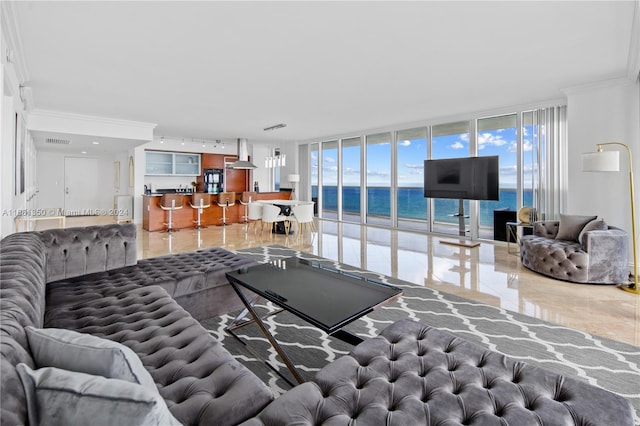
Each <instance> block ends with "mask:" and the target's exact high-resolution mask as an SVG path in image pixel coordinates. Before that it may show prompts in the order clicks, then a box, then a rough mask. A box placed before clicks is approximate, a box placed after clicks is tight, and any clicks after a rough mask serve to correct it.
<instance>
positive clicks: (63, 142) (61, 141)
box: [45, 138, 71, 145]
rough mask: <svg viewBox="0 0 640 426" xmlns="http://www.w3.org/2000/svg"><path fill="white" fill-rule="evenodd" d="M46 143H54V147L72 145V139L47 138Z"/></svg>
mask: <svg viewBox="0 0 640 426" xmlns="http://www.w3.org/2000/svg"><path fill="white" fill-rule="evenodd" d="M45 142H46V143H52V144H54V145H69V144H70V143H71V140H70V139H56V138H47V140H46V141H45Z"/></svg>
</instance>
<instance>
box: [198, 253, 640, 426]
mask: <svg viewBox="0 0 640 426" xmlns="http://www.w3.org/2000/svg"><path fill="white" fill-rule="evenodd" d="M237 253H238V254H242V255H246V256H251V257H253V258H254V259H256V260H257V261H259V262H270V261H276V260H278V259H282V258H287V257H294V256H295V257H299V258H302V259H308V260H314V261H318V262H321V263H326V264H327V265H328V266H330V267H333V268H336V269H339V270H343V271H348V272H350V273H353V274H359V275H363V276H366V277H369V278H372V279H375V280H378V281H381V282H384V283H387V284H391V285H394V286H398V287H401V288H402V289H403V290H404V295H403V296H402V297H401V298H399V299H397V300H395V301H393V302H390V303H388V304H386V305H383V306H381V307H380V308H378V309H377V310H375V311H373V312H371V313H370V314H368V315H366V316H364V317H362V318H360V319H358V320H356V321H354V322H352V323H351V324H349V325H347V326H346V327H345V329H346V330H348V331H350V332H352V333H354V334H356V335H358V336H360V337H362V338H367V337H373V336H375V335H377V334H378V333H379V332H380V331H381V330H382V329H384V328H385V327H387V326H388V325H390V324H392V323H394V322H395V321H397V320H400V319H403V318H411V319H414V320H418V321H421V322H423V323H425V324H428V325H431V326H434V327H437V328H440V329H443V330H447V331H449V332H451V333H454V334H456V335H458V336H460V337H462V338H465V339H467V340H470V341H475V342H477V343H479V344H481V345H483V346H485V347H487V348H489V349H491V350H494V351H497V352H500V353H503V354H505V355H507V356H509V357H511V358H515V359H517V360H521V361H525V362H528V363H530V364H534V365H537V366H539V367H542V368H545V369H547V370H550V371H553V372H555V373H559V374H563V375H568V376H573V377H576V378H578V379H581V380H584V381H585V382H588V383H590V384H592V385H596V386H600V387H602V388H604V389H607V390H609V391H611V392H614V393H617V394H619V395H621V396H623V397H625V398H626V399H627V400H629V402H630V403H631V404H632V405H633V407H634V409H635V411H636V419H635V421H636V424H637V425H640V347H637V346H633V345H629V344H626V343H621V342H616V341H614V340H611V339H607V338H603V337H598V336H594V335H592V334H589V333H586V332H583V331H579V330H575V329H571V328H567V327H564V326H560V325H556V324H552V323H548V322H545V321H541V320H538V319H535V318H532V317H529V316H526V315H522V314H519V313H515V312H511V311H507V310H505V309H501V308H498V307H494V306H489V305H485V304H482V303H479V302H475V301H471V300H468V299H464V298H461V297H459V296H456V295H452V294H448V293H444V292H441V291H438V290H434V289H432V288H426V287H420V286H416V285H414V284H411V283H408V282H405V281H402V280H398V279H395V278H392V277H388V276H385V275H380V274H378V273H374V272H371V271H364V270H361V269H358V268H355V267H352V266H349V265H345V264H341V263H339V262H336V261H333V260H329V259H324V258H321V257H318V256H315V255H312V254H309V253H304V252H299V251H296V250H292V249H289V248H286V247H282V246H264V247H256V248H251V249H243V250H238V251H237ZM301 284H303V283H301ZM256 309H257V310H258V311H260V312H267V311H271V310H273V309H275V307H274V306H273V305H272V304H271V303H269V302H266V301H261V302H259V303H258V304H257V305H256ZM234 317H235V313H232V314H230V315H222V316H220V317H215V318H210V319H207V320H204V321H202V325H203V326H204V327H205V328H206V329H208V330H209V332H210V333H211V334H212V335H213V336H214V337H215V338H216V339H217V340H219V341H220V342H222V343H223V345H224V346H225V348H226V349H227V350H229V351H230V352H231V353H232V354H233V355H234V356H235V357H236V359H238V360H239V361H240V362H241V363H243V364H244V365H246V366H247V367H248V368H249V369H250V370H252V371H253V372H254V373H255V374H257V375H258V376H259V377H260V378H261V379H262V380H263V381H264V382H265V383H267V384H268V385H269V386H270V387H271V388H272V389H273V391H274V392H275V393H276V394H281V393H283V392H285V391H286V390H288V389H290V386H289V385H288V384H287V383H286V382H285V381H284V380H282V379H281V378H280V377H278V375H277V374H275V373H274V372H273V371H271V370H270V369H269V367H267V366H266V365H265V364H264V363H263V362H262V361H261V360H260V359H259V358H258V357H256V356H255V354H258V355H259V356H260V357H261V358H263V359H266V360H268V361H269V362H270V364H271V365H273V366H274V367H275V368H277V369H278V370H280V371H282V372H284V374H285V375H286V374H288V371H287V370H286V367H285V366H284V363H282V361H281V360H280V359H279V358H278V357H277V355H276V353H275V350H273V348H272V347H271V345H270V344H269V342H268V341H267V339H266V338H265V337H264V336H263V335H262V333H261V332H260V330H259V329H258V327H257V326H255V325H249V326H246V327H243V328H241V329H239V330H237V331H236V333H237V334H238V335H239V336H240V337H241V338H242V339H243V340H244V341H245V342H248V344H249V345H250V346H251V348H252V351H253V352H252V351H248V350H247V348H246V347H245V346H244V345H243V344H242V343H240V342H238V340H237V339H235V338H233V337H232V336H230V335H229V334H227V333H226V332H225V331H224V328H225V327H226V326H227V325H228V324H230V323H231V322H232V321H233V319H234ZM265 324H266V325H267V327H268V328H269V330H270V331H271V333H272V334H273V335H274V336H275V338H276V339H277V340H278V342H279V343H280V344H281V345H282V347H283V349H284V350H285V351H286V352H287V354H288V355H289V357H290V358H291V359H292V361H293V363H294V364H295V365H296V367H297V368H298V370H299V372H300V373H301V375H302V376H303V377H304V378H305V379H309V378H311V377H313V376H314V375H315V373H316V372H317V371H318V370H320V369H321V368H322V367H324V366H325V365H326V364H328V363H330V362H331V361H333V360H335V359H336V358H338V357H340V356H342V355H344V354H346V353H348V352H349V351H350V350H351V348H352V346H350V345H348V344H346V343H344V342H342V341H340V340H337V339H335V338H333V337H331V336H328V335H327V334H326V333H324V332H322V331H320V330H318V329H317V328H315V327H313V326H311V325H310V324H308V323H306V322H304V321H303V320H301V319H299V318H297V317H296V316H294V315H292V314H289V313H286V312H283V313H280V314H278V315H275V316H271V317H269V318H268V319H267V320H266V321H265Z"/></svg>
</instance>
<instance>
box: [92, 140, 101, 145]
mask: <svg viewBox="0 0 640 426" xmlns="http://www.w3.org/2000/svg"><path fill="white" fill-rule="evenodd" d="M91 143H92V144H94V145H100V142H98V141H93V142H91Z"/></svg>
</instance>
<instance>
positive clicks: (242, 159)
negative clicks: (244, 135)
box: [229, 139, 257, 170]
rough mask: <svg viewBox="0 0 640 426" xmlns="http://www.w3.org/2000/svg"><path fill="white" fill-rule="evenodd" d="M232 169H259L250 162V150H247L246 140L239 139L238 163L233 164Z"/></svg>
mask: <svg viewBox="0 0 640 426" xmlns="http://www.w3.org/2000/svg"><path fill="white" fill-rule="evenodd" d="M229 167H231V168H232V169H245V170H246V169H255V168H257V167H256V166H255V165H254V164H253V163H252V162H251V161H249V149H248V148H247V140H246V139H238V161H236V162H235V163H231V165H230V166H229Z"/></svg>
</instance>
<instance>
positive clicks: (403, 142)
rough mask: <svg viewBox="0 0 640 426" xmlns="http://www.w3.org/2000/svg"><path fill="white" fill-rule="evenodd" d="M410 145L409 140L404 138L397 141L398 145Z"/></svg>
mask: <svg viewBox="0 0 640 426" xmlns="http://www.w3.org/2000/svg"><path fill="white" fill-rule="evenodd" d="M410 145H411V141H408V140H406V139H405V140H403V141H399V142H398V146H410Z"/></svg>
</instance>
